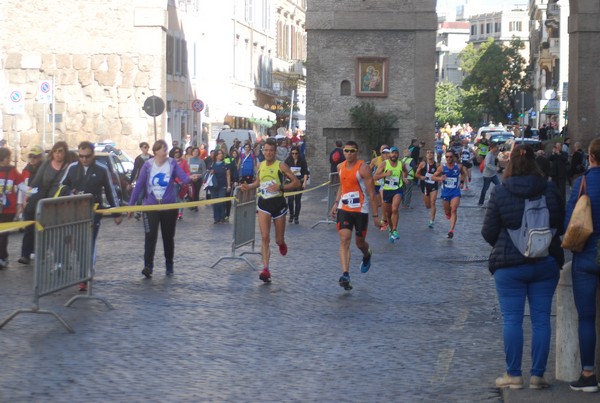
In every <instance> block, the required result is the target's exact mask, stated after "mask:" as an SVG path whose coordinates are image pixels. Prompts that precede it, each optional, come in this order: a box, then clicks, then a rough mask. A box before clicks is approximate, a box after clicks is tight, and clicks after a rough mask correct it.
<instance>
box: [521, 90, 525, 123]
mask: <svg viewBox="0 0 600 403" xmlns="http://www.w3.org/2000/svg"><path fill="white" fill-rule="evenodd" d="M523 126H525V92H523V91H521V130H523Z"/></svg>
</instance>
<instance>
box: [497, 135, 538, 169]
mask: <svg viewBox="0 0 600 403" xmlns="http://www.w3.org/2000/svg"><path fill="white" fill-rule="evenodd" d="M519 144H525V145H528V146H531V147H532V148H533V151H534V152H537V151H539V150H541V149H542V147H544V143H542V142H541V141H540V140H538V139H522V138H520V137H517V138H515V139H512V140H508V141H506V142H505V143H504V144H502V145H501V146H500V152H499V153H498V166H499V167H500V168H503V169H504V168H506V166H507V165H508V162H509V161H510V153H511V151H512V150H513V148H514V147H515V145H519Z"/></svg>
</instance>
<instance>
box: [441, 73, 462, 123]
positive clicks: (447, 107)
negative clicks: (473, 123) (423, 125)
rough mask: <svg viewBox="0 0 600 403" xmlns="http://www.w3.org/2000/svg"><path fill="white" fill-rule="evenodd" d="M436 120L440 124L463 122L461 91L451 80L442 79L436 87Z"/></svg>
mask: <svg viewBox="0 0 600 403" xmlns="http://www.w3.org/2000/svg"><path fill="white" fill-rule="evenodd" d="M435 120H437V121H438V122H439V123H440V125H444V124H445V123H450V124H451V125H453V124H459V123H462V122H463V113H462V107H461V91H460V88H458V87H457V86H456V85H455V84H454V83H451V82H450V81H442V82H440V83H438V85H436V87H435Z"/></svg>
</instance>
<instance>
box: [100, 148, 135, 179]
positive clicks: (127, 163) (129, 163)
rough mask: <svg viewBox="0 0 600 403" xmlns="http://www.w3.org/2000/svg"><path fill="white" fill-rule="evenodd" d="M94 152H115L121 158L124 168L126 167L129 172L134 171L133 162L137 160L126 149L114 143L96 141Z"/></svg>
mask: <svg viewBox="0 0 600 403" xmlns="http://www.w3.org/2000/svg"><path fill="white" fill-rule="evenodd" d="M94 152H95V153H96V155H97V153H98V152H105V153H113V154H114V155H116V156H117V157H118V158H119V161H121V164H122V165H123V168H125V170H126V171H127V172H131V171H133V164H134V162H135V160H134V159H133V158H131V157H130V156H129V155H128V154H127V153H126V152H125V151H123V150H121V149H119V148H117V147H115V145H114V144H113V143H96V144H94Z"/></svg>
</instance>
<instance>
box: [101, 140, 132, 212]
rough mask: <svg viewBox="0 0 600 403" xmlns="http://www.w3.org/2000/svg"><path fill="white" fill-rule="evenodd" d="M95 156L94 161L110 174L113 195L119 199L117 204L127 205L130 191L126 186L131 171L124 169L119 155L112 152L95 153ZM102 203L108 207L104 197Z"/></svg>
mask: <svg viewBox="0 0 600 403" xmlns="http://www.w3.org/2000/svg"><path fill="white" fill-rule="evenodd" d="M95 155H96V161H98V162H100V163H101V164H104V165H106V166H107V167H108V170H109V172H110V174H111V179H112V182H113V187H114V189H115V193H116V194H117V198H118V199H119V200H118V201H119V203H120V204H121V205H127V204H129V196H130V191H129V189H128V187H127V186H128V184H129V177H130V175H131V171H128V170H127V169H125V167H124V166H123V163H122V162H121V159H120V157H119V155H117V154H116V153H114V152H112V151H111V152H95ZM103 203H104V204H105V205H108V202H107V201H106V196H103Z"/></svg>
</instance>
